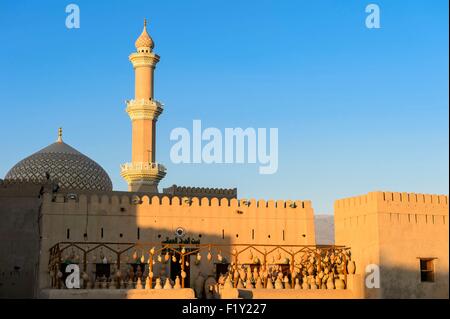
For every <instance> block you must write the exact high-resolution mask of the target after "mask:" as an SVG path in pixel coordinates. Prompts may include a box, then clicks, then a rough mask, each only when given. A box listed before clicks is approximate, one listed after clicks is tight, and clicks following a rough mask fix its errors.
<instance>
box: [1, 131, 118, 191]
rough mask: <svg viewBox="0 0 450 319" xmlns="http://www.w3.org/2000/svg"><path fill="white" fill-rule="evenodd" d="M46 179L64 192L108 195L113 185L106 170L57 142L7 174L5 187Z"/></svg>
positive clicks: (22, 161)
mask: <svg viewBox="0 0 450 319" xmlns="http://www.w3.org/2000/svg"><path fill="white" fill-rule="evenodd" d="M47 177H49V179H50V180H53V181H56V182H57V183H58V185H59V187H60V188H61V189H65V190H93V191H111V190H112V182H111V179H110V178H109V176H108V174H107V173H106V172H105V170H104V169H103V168H102V167H101V166H100V165H98V164H97V163H96V162H94V161H93V160H91V159H90V158H89V157H87V156H86V155H83V154H82V153H80V152H78V151H77V150H76V149H74V148H73V147H71V146H70V145H68V144H66V143H64V142H63V141H62V131H61V129H60V130H59V137H58V141H57V142H55V143H53V144H50V145H49V146H47V147H45V148H43V149H42V150H40V151H38V152H36V153H34V154H32V155H30V156H28V157H27V158H25V159H23V160H21V161H20V162H19V163H17V164H16V165H15V166H14V167H13V168H11V170H10V171H9V172H8V173H7V174H6V176H5V179H4V182H6V183H33V184H39V183H45V182H47Z"/></svg>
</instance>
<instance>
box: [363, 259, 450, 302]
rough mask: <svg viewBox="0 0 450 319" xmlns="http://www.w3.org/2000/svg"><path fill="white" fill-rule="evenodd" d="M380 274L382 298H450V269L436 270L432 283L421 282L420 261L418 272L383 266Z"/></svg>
mask: <svg viewBox="0 0 450 319" xmlns="http://www.w3.org/2000/svg"><path fill="white" fill-rule="evenodd" d="M380 272H381V276H380V279H381V280H380V290H381V296H380V297H381V298H383V299H391V298H402V299H418V298H427V299H429V298H431V299H435V298H445V299H448V298H449V274H448V269H439V268H436V273H435V274H434V281H432V282H422V281H421V274H420V267H419V261H417V270H414V269H405V268H401V267H388V266H382V267H381V269H380ZM367 290H368V289H367V288H366V292H367Z"/></svg>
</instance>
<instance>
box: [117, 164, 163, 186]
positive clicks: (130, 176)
mask: <svg viewBox="0 0 450 319" xmlns="http://www.w3.org/2000/svg"><path fill="white" fill-rule="evenodd" d="M120 167H121V172H120V175H121V176H122V177H123V178H124V179H125V180H126V181H127V182H131V181H135V180H145V179H148V180H152V181H157V182H158V181H160V180H161V179H162V178H164V176H166V171H167V170H166V168H165V166H164V165H162V164H158V163H152V162H133V163H125V164H122V165H121V166H120Z"/></svg>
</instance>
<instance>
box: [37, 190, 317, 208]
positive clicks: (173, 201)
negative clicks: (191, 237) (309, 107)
mask: <svg viewBox="0 0 450 319" xmlns="http://www.w3.org/2000/svg"><path fill="white" fill-rule="evenodd" d="M43 198H44V199H43V200H44V203H47V204H48V203H85V204H91V205H100V206H104V205H112V206H114V205H115V206H122V207H125V206H127V207H129V206H144V205H155V206H190V207H196V206H207V207H235V208H238V207H241V208H247V207H257V208H288V209H292V210H298V209H311V208H312V204H311V201H301V200H295V201H292V200H267V201H266V200H262V199H260V200H256V199H236V198H231V199H228V198H225V197H223V198H217V197H212V198H208V197H179V196H167V195H164V194H159V195H153V196H147V195H137V194H130V195H125V193H122V192H118V194H117V195H116V194H114V192H112V193H111V194H108V195H106V194H105V195H101V194H75V193H56V194H51V193H45V194H44V196H43Z"/></svg>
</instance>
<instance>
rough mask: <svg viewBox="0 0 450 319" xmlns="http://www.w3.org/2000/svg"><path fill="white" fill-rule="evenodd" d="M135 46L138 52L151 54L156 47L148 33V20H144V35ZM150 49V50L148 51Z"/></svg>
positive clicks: (142, 34)
mask: <svg viewBox="0 0 450 319" xmlns="http://www.w3.org/2000/svg"><path fill="white" fill-rule="evenodd" d="M135 46H136V49H138V52H144V51H146V52H148V51H150V52H151V51H152V49H153V47H154V43H153V40H152V38H151V37H150V35H149V34H148V32H147V19H144V29H143V30H142V33H141V35H140V36H139V38H138V39H137V40H136V42H135ZM148 49H150V50H148Z"/></svg>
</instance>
